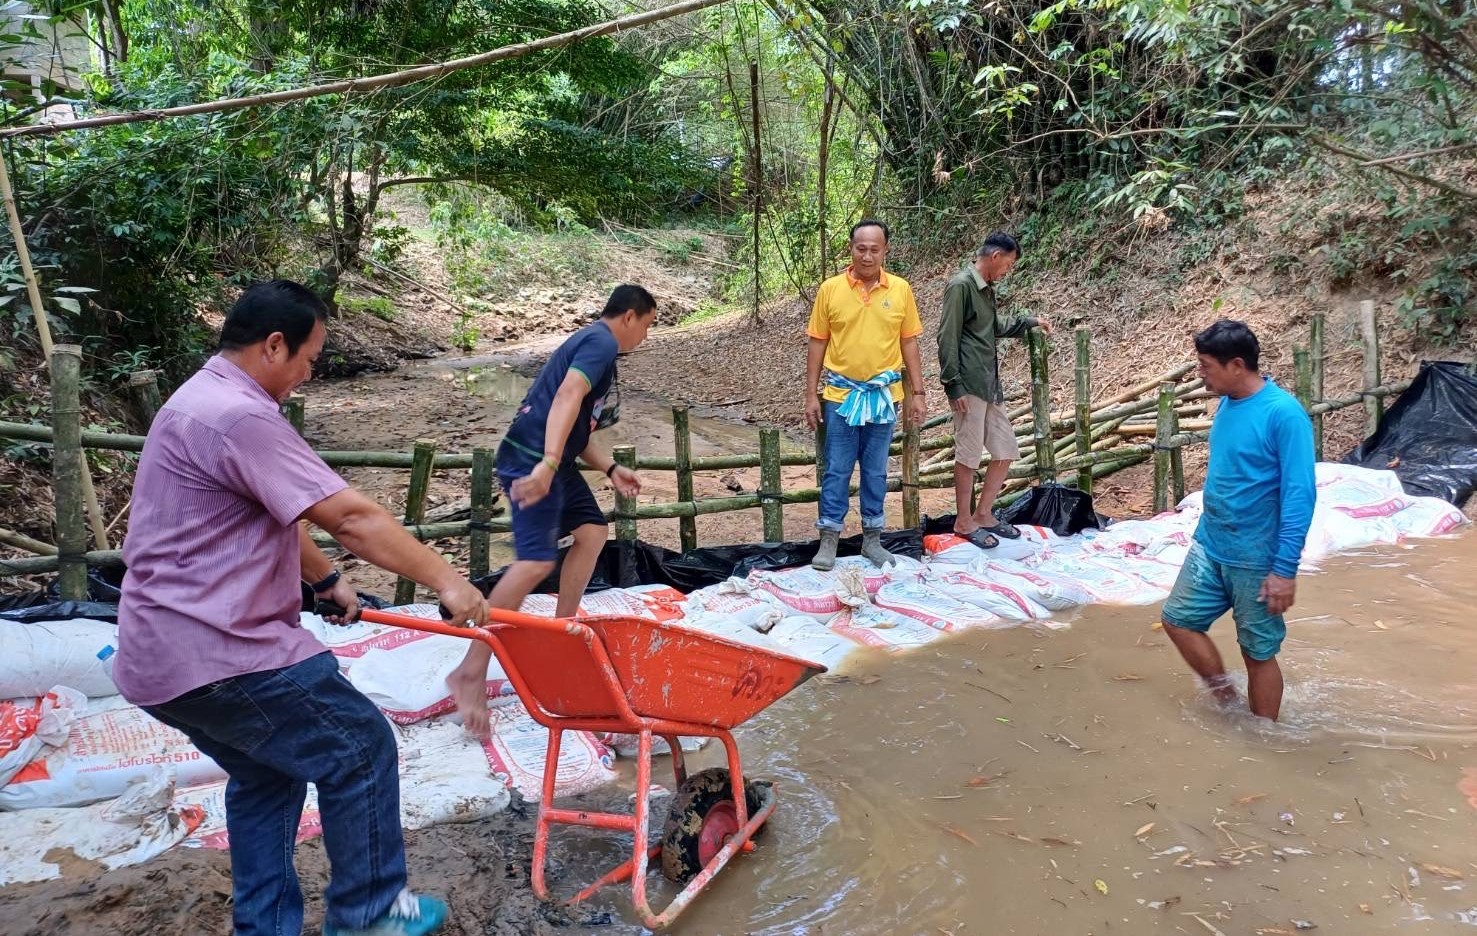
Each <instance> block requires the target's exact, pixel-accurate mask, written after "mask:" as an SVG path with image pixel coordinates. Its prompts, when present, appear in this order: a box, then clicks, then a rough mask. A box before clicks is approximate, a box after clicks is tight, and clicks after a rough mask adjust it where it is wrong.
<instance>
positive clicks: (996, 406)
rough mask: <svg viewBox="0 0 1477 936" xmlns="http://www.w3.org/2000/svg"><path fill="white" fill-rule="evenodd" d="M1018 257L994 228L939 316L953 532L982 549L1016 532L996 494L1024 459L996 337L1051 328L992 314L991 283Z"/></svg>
mask: <svg viewBox="0 0 1477 936" xmlns="http://www.w3.org/2000/svg"><path fill="white" fill-rule="evenodd" d="M1020 256H1021V246H1020V244H1019V243H1017V242H1016V239H1015V238H1014V237H1011V236H1010V235H1009V234H1006V233H1004V232H1003V231H996V232H995V233H993V234H991V235H990V236H989V237H987V238H985V241H984V243H983V244H981V245H980V249H979V250H978V251H976V252H975V258H974V263H972V264H971V265H970V266H968V267H966V268H965V269H963V270H961V271H960V272H959V273H958V274H957V275H956V276H955V277H954V278H953V279H951V280H950V281H949V285H948V287H947V288H946V289H945V290H944V310H943V314H942V315H941V316H940V317H939V336H938V346H939V379H940V380H941V381H942V382H943V385H944V392H945V393H947V394H948V396H949V406H950V408H951V409H952V410H953V411H954V501H955V504H956V506H957V510H956V513H955V520H954V532H955V533H957V534H959V535H960V536H962V537H964V538H965V539H967V540H969V541H970V542H971V543H974V544H975V545H976V546H979V547H981V548H983V549H991V548H993V547H995V546H998V545H1000V540H999V539H997V537H1000V536H1003V537H1006V538H1007V539H1016V538H1018V537H1019V536H1020V535H1021V534H1020V531H1019V530H1017V529H1016V528H1015V527H1014V526H1012V525H1011V524H1009V523H1002V522H1000V520H999V519H998V518H997V517H996V516H995V497H996V495H998V494H999V493H1000V488H1001V487H1002V486H1003V485H1004V484H1005V474H1006V472H1007V471H1009V470H1010V463H1011V461H1013V460H1014V459H1017V458H1019V457H1020V455H1021V452H1020V448H1019V447H1018V446H1017V445H1016V441H1015V430H1014V429H1013V428H1012V427H1011V425H1010V417H1009V416H1008V415H1007V414H1006V410H1005V395H1004V394H1003V393H1002V392H1001V390H1000V365H999V361H998V358H997V356H996V355H997V351H996V339H997V338H1015V337H1019V336H1021V335H1024V334H1025V333H1026V332H1027V331H1029V330H1030V329H1032V328H1035V327H1036V326H1038V325H1039V326H1041V327H1042V328H1045V329H1046V330H1047V331H1050V330H1051V326H1050V325H1048V324H1047V323H1046V322H1044V321H1041V320H1040V319H1036V318H1033V317H1031V316H1028V315H1022V316H1011V315H998V314H997V313H996V311H995V283H997V282H999V281H1000V280H1001V279H1004V278H1005V275H1006V274H1008V273H1009V272H1010V270H1011V267H1013V266H1015V262H1016V261H1017V260H1019V259H1020ZM986 450H988V451H989V453H990V466H989V467H988V468H987V469H985V477H984V481H983V482H982V483H981V485H980V500H979V506H978V507H977V508H976V509H975V510H973V511H971V510H970V507H969V501H970V494H972V493H973V490H974V477H975V472H977V471H978V470H979V467H980V461H981V459H982V458H983V457H984V453H985V451H986Z"/></svg>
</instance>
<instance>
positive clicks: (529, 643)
mask: <svg viewBox="0 0 1477 936" xmlns="http://www.w3.org/2000/svg"><path fill="white" fill-rule="evenodd" d="M578 622H579V624H582V625H584V626H585V627H588V628H589V629H590V630H591V631H593V632H594V633H595V635H596V636H597V637H598V638H599V643H601V644H603V645H604V648H605V652H606V654H607V655H608V657H609V660H610V664H611V667H612V669H614V670H615V674H616V677H617V678H618V680H619V682H620V688H621V690H622V691H623V692H624V694H625V696H626V700H627V703H628V704H629V705H630V708H631V711H632V712H633V713H635V714H636V715H638V716H640V717H643V718H653V719H661V720H664V721H669V722H684V723H687V724H696V725H706V726H709V727H713V728H722V729H732V728H736V727H738V726H739V725H741V724H743V723H744V722H745V721H747V720H748V719H750V718H752V717H754V716H755V715H757V714H758V713H759V712H762V711H763V710H764V709H765V708H767V707H768V706H770V705H772V704H773V703H774V702H776V701H778V700H779V699H780V698H781V697H783V696H784V695H785V694H786V693H788V692H789V691H790V690H792V689H794V688H795V687H796V686H799V685H800V684H801V683H803V682H805V681H806V680H807V679H809V678H810V677H812V676H815V675H817V674H819V673H823V672H825V667H823V666H820V665H818V664H816V663H813V662H811V661H808V660H802V659H800V658H798V657H793V656H789V655H787V654H783V653H777V652H775V651H773V650H767V649H764V648H762V647H755V646H753V645H751V644H746V643H742V642H740V641H737V640H729V639H727V638H725V637H720V636H718V635H716V634H709V633H706V632H704V631H700V630H696V629H694V628H690V627H683V626H681V625H680V624H676V623H673V622H667V621H653V620H650V619H647V618H639V617H627V616H595V617H581V618H578ZM497 638H498V640H499V641H500V642H501V643H502V645H503V648H504V650H505V652H506V653H507V655H508V656H509V657H511V658H512V659H511V662H513V664H514V665H515V666H516V667H517V668H518V670H519V671H520V672H521V673H522V675H523V678H524V680H526V682H527V684H528V688H529V689H530V690H531V692H532V694H533V695H534V696H535V697H536V699H537V701H538V704H539V705H541V706H542V707H543V708H544V710H545V711H547V712H548V713H549V714H551V715H558V716H563V717H567V718H580V717H585V718H588V717H600V716H606V717H608V716H611V715H614V714H615V713H614V712H612V711H610V709H609V697H608V695H607V694H606V693H605V692H604V691H603V688H597V687H600V684H601V682H602V680H601V679H600V678H599V674H598V672H595V671H593V668H592V667H591V666H590V664H591V663H592V662H593V660H592V654H591V652H590V649H587V648H586V646H585V645H584V641H583V640H582V639H580V637H579V636H578V635H577V634H568V635H566V634H557V635H556V634H551V633H550V632H548V631H542V632H539V631H531V630H523V629H519V628H516V627H514V628H503V629H499V630H498V631H497ZM602 700H603V701H602Z"/></svg>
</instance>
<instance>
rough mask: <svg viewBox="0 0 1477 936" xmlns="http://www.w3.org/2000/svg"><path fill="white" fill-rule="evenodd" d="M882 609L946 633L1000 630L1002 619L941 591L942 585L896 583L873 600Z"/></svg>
mask: <svg viewBox="0 0 1477 936" xmlns="http://www.w3.org/2000/svg"><path fill="white" fill-rule="evenodd" d="M873 600H874V602H875V603H876V605H877V607H878V608H881V609H883V610H885V611H891V612H893V613H894V614H897V615H900V616H902V617H907V618H912V619H913V620H915V621H922V622H923V623H924V624H927V625H928V626H929V627H936V628H938V629H939V630H943V631H956V630H967V629H968V628H971V627H999V626H1000V625H1001V624H1002V623H1004V622H1002V621H1001V619H1000V616H999V615H997V614H992V613H990V612H989V611H986V610H984V609H983V608H981V607H979V606H978V605H974V604H968V603H966V602H964V601H961V600H960V599H959V598H958V597H957V596H955V595H953V594H952V593H950V592H946V591H945V590H943V589H941V588H939V587H938V582H936V581H930V582H929V583H927V584H924V583H921V582H893V583H892V584H890V585H887V586H885V587H883V589H882V590H881V591H879V592H878V593H877V596H876V598H875V599H873Z"/></svg>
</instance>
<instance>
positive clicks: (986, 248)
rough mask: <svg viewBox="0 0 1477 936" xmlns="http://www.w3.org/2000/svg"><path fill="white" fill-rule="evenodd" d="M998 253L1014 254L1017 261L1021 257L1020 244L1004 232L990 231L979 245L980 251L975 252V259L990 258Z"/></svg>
mask: <svg viewBox="0 0 1477 936" xmlns="http://www.w3.org/2000/svg"><path fill="white" fill-rule="evenodd" d="M998 253H1008V254H1015V257H1016V259H1017V260H1019V259H1020V256H1021V242H1020V241H1018V240H1016V239H1015V238H1014V237H1011V236H1010V235H1009V234H1007V233H1005V232H1004V231H991V232H990V236H989V237H986V238H985V240H984V242H983V243H981V244H980V249H979V250H977V251H975V254H974V255H975V256H976V257H991V256H994V255H995V254H998Z"/></svg>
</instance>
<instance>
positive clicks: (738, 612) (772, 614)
mask: <svg viewBox="0 0 1477 936" xmlns="http://www.w3.org/2000/svg"><path fill="white" fill-rule="evenodd" d="M787 613H793V612H791V611H790V609H788V608H787V607H786V606H785V605H784V604H782V603H781V602H780V601H779V599H778V598H777V597H775V595H773V594H772V593H770V592H768V591H765V590H762V589H760V588H757V587H755V586H754V585H751V584H750V583H749V582H747V581H745V580H744V579H737V578H735V579H729V580H728V581H726V582H722V583H720V584H718V585H710V586H708V587H706V588H700V589H698V590H697V591H695V592H693V593H692V594H691V595H688V596H687V603H686V605H685V606H684V618H683V620H697V619H701V618H705V617H709V616H717V617H721V618H729V619H733V620H737V621H740V622H742V623H743V624H745V625H747V626H749V627H752V628H754V629H755V630H757V631H768V630H769V629H770V628H771V627H773V626H774V625H775V624H776V623H777V622H778V621H779V620H780V619H781V618H783V617H784V616H785V615H786V614H787Z"/></svg>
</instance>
